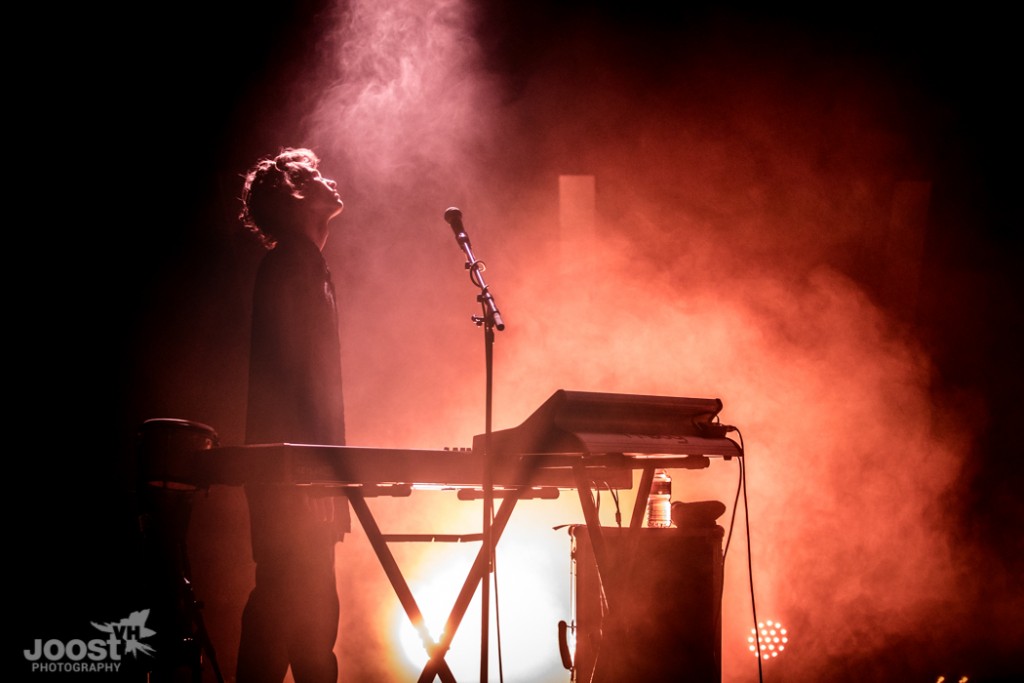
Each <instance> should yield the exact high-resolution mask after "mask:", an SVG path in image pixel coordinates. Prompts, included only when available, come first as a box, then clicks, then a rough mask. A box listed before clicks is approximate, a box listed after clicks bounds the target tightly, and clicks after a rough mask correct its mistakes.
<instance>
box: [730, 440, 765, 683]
mask: <svg viewBox="0 0 1024 683" xmlns="http://www.w3.org/2000/svg"><path fill="white" fill-rule="evenodd" d="M736 431H737V434H739V437H740V452H744V448H743V434H741V433H740V432H739V430H736ZM740 482H741V487H742V489H743V518H744V523H745V525H746V536H747V576H748V577H749V579H750V610H751V612H752V613H753V616H754V644H755V646H756V652H757V680H758V681H760V682H761V683H764V667H763V666H762V662H761V634H760V632H759V631H758V630H757V602H756V600H755V599H754V557H753V555H754V553H753V549H752V548H751V546H750V504H749V503H748V502H747V466H746V459H745V458H742V457H741V458H740Z"/></svg>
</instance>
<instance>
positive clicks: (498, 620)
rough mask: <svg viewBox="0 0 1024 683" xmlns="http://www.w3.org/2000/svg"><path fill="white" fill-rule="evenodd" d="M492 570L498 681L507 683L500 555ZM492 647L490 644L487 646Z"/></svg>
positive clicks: (493, 557) (493, 563)
mask: <svg viewBox="0 0 1024 683" xmlns="http://www.w3.org/2000/svg"><path fill="white" fill-rule="evenodd" d="M491 524H492V525H493V524H494V509H493V508H492V509H491ZM491 570H492V573H493V574H494V637H495V638H497V641H498V644H497V646H498V680H499V681H501V683H505V664H504V662H503V659H502V652H501V606H500V603H499V601H498V553H494V554H493V555H492V556H491ZM487 646H488V647H490V644H489V643H488V645H487Z"/></svg>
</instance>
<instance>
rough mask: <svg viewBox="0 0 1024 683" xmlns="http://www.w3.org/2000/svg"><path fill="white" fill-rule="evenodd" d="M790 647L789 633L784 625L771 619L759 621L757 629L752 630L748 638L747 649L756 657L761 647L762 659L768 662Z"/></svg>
mask: <svg viewBox="0 0 1024 683" xmlns="http://www.w3.org/2000/svg"><path fill="white" fill-rule="evenodd" d="M788 645H789V632H788V631H787V630H786V628H785V627H784V626H783V625H782V622H779V621H774V620H772V619H769V620H768V621H759V622H758V623H757V628H752V629H750V635H749V636H747V649H749V650H750V651H751V652H752V653H753V654H754V655H755V656H757V654H758V646H760V653H761V658H762V659H765V660H768V659H773V658H775V657H778V656H779V655H780V654H782V653H783V652H784V651H785V649H786V647H787V646H788Z"/></svg>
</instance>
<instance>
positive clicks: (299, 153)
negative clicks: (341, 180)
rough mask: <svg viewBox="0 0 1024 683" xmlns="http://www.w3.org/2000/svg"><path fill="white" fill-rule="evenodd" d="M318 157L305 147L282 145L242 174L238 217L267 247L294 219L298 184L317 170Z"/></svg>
mask: <svg viewBox="0 0 1024 683" xmlns="http://www.w3.org/2000/svg"><path fill="white" fill-rule="evenodd" d="M319 164H320V159H319V157H317V155H316V154H315V153H313V151H312V150H310V149H306V148H304V147H298V148H293V147H285V148H284V149H282V150H281V151H280V153H278V154H277V156H273V157H264V158H263V159H260V160H259V161H257V162H256V165H255V166H253V167H252V168H251V169H249V171H248V173H246V174H245V184H244V185H243V186H242V211H241V213H240V214H239V215H238V219H239V220H240V221H242V225H244V226H245V227H246V228H248V229H249V230H250V231H252V233H253V234H254V235H256V237H257V238H258V239H259V240H260V241H261V242H262V243H263V245H264V246H265V247H267V248H268V249H272V248H273V247H274V244H275V243H276V242H277V237H278V235H280V233H281V231H282V230H287V229H288V227H289V224H290V221H291V220H293V219H294V216H295V210H296V208H297V202H298V201H299V200H301V199H302V193H301V189H300V188H301V187H302V185H303V184H304V183H305V181H307V180H309V178H310V177H312V175H313V174H314V173H315V172H316V170H317V166H318V165H319Z"/></svg>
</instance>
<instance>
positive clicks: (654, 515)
mask: <svg viewBox="0 0 1024 683" xmlns="http://www.w3.org/2000/svg"><path fill="white" fill-rule="evenodd" d="M647 526H649V527H670V526H672V479H671V477H669V476H668V472H666V471H665V470H657V471H656V472H655V473H654V482H653V483H652V484H651V495H650V496H649V497H648V498H647Z"/></svg>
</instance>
